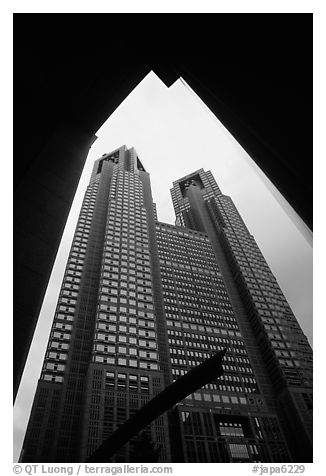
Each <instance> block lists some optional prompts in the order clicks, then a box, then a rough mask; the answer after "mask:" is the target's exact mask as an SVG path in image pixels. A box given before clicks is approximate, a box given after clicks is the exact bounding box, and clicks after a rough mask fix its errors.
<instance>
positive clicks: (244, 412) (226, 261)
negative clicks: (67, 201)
mask: <svg viewBox="0 0 326 476" xmlns="http://www.w3.org/2000/svg"><path fill="white" fill-rule="evenodd" d="M171 193H172V199H173V204H174V208H175V213H176V225H175V226H173V225H169V224H165V223H161V222H159V221H158V219H157V215H156V207H155V204H154V203H153V199H152V194H151V187H150V178H149V174H148V173H147V172H146V171H145V169H144V167H143V165H142V164H141V162H140V160H139V158H138V157H137V154H136V152H135V150H134V149H129V150H128V149H126V148H125V147H121V148H119V149H117V150H116V151H113V152H112V153H110V154H104V155H103V156H102V157H101V158H100V159H98V160H97V161H96V162H95V164H94V167H93V172H92V176H91V179H90V183H89V186H88V188H87V191H86V193H85V197H84V201H83V204H82V208H81V212H80V215H79V219H78V224H77V228H76V231H75V234H74V237H73V242H72V247H71V251H70V254H69V258H68V263H67V267H66V271H65V275H64V279H63V283H62V288H61V292H60V296H59V299H58V304H57V309H56V313H55V316H54V321H53V326H52V330H51V334H50V338H49V343H48V347H47V351H46V356H45V359H44V365H43V368H42V372H41V376H40V379H39V382H38V386H37V391H36V395H35V398H34V403H33V407H32V412H31V417H30V421H29V425H28V428H27V432H26V436H25V441H24V444H23V450H22V455H21V460H22V461H23V462H77V461H85V460H86V459H87V457H89V456H90V455H91V454H92V453H93V451H94V450H95V449H96V448H97V447H98V446H100V444H101V443H102V441H103V440H104V439H106V438H107V437H108V436H109V435H110V434H112V432H113V431H114V430H115V429H116V428H117V427H118V426H119V425H120V424H121V423H123V422H124V421H126V420H127V419H128V418H129V417H130V416H131V415H132V414H133V413H134V412H135V411H137V409H138V408H140V407H141V406H142V405H144V404H145V403H146V402H147V401H149V400H150V399H151V398H153V396H155V395H156V394H158V393H159V392H160V391H162V390H163V389H164V388H165V387H166V386H167V385H169V384H170V383H172V382H173V381H174V380H175V379H177V378H178V377H179V376H181V375H184V374H185V373H186V372H187V371H188V370H189V369H190V368H192V367H194V366H196V365H198V364H199V363H200V362H202V361H203V360H204V359H205V358H207V357H209V356H210V355H212V353H214V352H216V351H217V350H221V349H224V348H226V349H227V354H226V356H225V358H224V364H223V368H224V375H223V376H222V377H220V378H219V379H217V380H216V381H214V382H212V383H210V384H208V385H206V386H205V387H203V388H201V389H200V390H199V391H197V392H195V393H194V394H192V395H189V396H188V397H187V398H186V399H185V400H183V401H181V402H179V404H177V405H176V406H175V407H174V408H171V409H170V410H169V411H168V412H166V413H165V414H163V415H161V416H160V417H159V418H157V419H156V420H155V421H154V422H153V423H152V424H151V425H149V426H148V427H147V428H146V430H145V433H146V435H147V439H148V441H150V442H151V444H152V446H153V448H154V447H155V448H156V449H157V453H158V461H159V462H283V461H284V462H287V461H294V462H308V461H311V460H312V352H311V348H310V346H309V344H308V342H307V339H306V337H305V336H304V334H303V332H302V331H301V329H300V327H299V325H298V323H297V321H296V319H295V317H294V315H293V313H292V311H291V309H290V307H289V305H288V304H287V302H286V300H285V298H284V296H283V294H282V292H281V290H280V288H279V286H278V284H277V282H276V280H275V278H274V276H273V274H272V273H271V271H270V269H269V267H268V265H267V263H266V261H265V259H264V258H263V256H262V254H261V252H260V250H259V248H258V246H257V244H256V243H255V241H254V239H253V237H252V236H251V235H250V233H249V231H248V230H247V228H246V226H245V224H244V223H243V221H242V219H241V217H240V216H239V214H238V212H237V210H236V208H235V206H234V205H233V203H232V200H231V199H230V198H229V197H227V196H225V195H223V194H222V193H221V191H220V189H219V188H218V186H217V184H216V182H215V180H214V178H213V176H212V174H211V173H210V172H204V170H203V169H200V170H198V171H196V172H194V173H192V174H190V175H188V176H186V177H184V178H182V179H180V180H177V181H176V182H174V184H173V189H172V191H171ZM136 445H137V442H136V439H134V440H132V441H131V442H129V443H128V444H127V445H125V446H124V447H123V448H121V450H119V452H117V454H116V455H115V456H114V458H113V459H112V461H116V462H129V461H130V462H132V461H135V451H136V450H135V448H136ZM145 457H146V456H145ZM144 462H146V461H144ZM147 462H148V461H147Z"/></svg>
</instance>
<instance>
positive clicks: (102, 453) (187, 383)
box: [87, 349, 226, 463]
mask: <svg viewBox="0 0 326 476" xmlns="http://www.w3.org/2000/svg"><path fill="white" fill-rule="evenodd" d="M225 353H226V349H223V350H221V351H219V352H217V353H216V354H215V355H213V357H210V358H209V359H207V360H205V361H204V362H203V363H202V364H200V365H198V366H197V367H194V368H193V369H191V370H189V372H188V373H186V375H183V376H182V377H181V378H179V379H178V380H176V381H175V382H174V383H172V384H171V385H169V386H168V387H167V388H166V389H164V390H163V391H162V392H160V393H159V394H158V395H156V396H155V397H154V398H152V400H150V401H149V402H148V403H146V405H144V406H143V407H142V408H140V410H138V412H136V413H135V414H134V415H133V416H132V417H131V418H129V420H127V421H126V422H125V423H124V424H123V425H121V426H120V427H119V428H118V429H117V430H116V431H115V432H114V433H113V434H112V435H111V436H110V437H109V438H107V439H106V440H105V441H104V442H103V443H102V445H101V446H100V447H99V448H98V449H97V450H96V451H94V453H93V454H92V455H91V456H90V457H89V458H88V459H87V462H90V463H105V462H109V458H110V457H111V456H112V455H113V454H114V453H115V452H116V451H118V449H119V448H121V446H123V445H124V444H126V443H127V442H128V441H129V440H130V439H131V438H132V437H133V436H135V435H136V434H137V433H139V432H140V431H141V430H142V429H143V428H145V427H146V426H147V425H148V424H149V423H151V422H152V421H153V420H155V418H157V417H159V416H160V415H161V414H162V413H164V412H165V411H166V410H168V409H169V408H171V407H172V406H173V405H175V404H176V403H178V402H179V401H180V400H183V399H184V398H186V397H187V396H188V395H190V394H191V393H193V392H195V391H196V390H198V389H199V388H201V387H203V386H204V385H207V384H208V383H210V382H211V381H212V380H215V379H216V378H218V377H221V375H223V368H222V359H223V357H224V355H225Z"/></svg>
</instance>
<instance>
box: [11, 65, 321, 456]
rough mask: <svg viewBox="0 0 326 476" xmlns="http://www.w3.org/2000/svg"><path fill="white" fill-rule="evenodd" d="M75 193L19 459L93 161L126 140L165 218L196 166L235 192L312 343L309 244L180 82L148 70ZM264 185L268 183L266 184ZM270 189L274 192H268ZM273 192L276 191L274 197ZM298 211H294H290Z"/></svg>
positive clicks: (24, 404) (19, 430)
mask: <svg viewBox="0 0 326 476" xmlns="http://www.w3.org/2000/svg"><path fill="white" fill-rule="evenodd" d="M97 136H98V139H97V140H96V141H95V143H94V144H93V146H92V149H91V151H90V153H89V156H88V159H87V162H86V164H85V167H84V171H83V175H82V178H81V180H80V183H79V187H78V190H77V193H76V196H75V200H74V204H73V206H72V209H71V213H70V216H69V219H68V222H67V226H66V229H65V232H64V235H63V238H62V242H61V246H60V250H59V253H58V255H57V259H56V263H55V267H54V270H53V273H52V276H51V279H50V283H49V287H48V291H47V294H46V298H45V301H44V304H43V308H42V311H41V314H40V319H39V324H38V326H37V330H36V333H35V337H34V340H33V344H32V349H31V352H30V356H29V359H28V362H27V364H26V369H25V372H24V376H23V380H22V383H21V387H20V390H19V393H18V396H17V400H16V406H15V414H14V432H15V437H14V461H16V460H17V459H18V456H19V452H20V448H21V444H22V439H23V437H24V433H25V429H26V425H27V421H28V418H29V413H30V408H31V404H32V400H33V397H34V393H35V389H36V384H37V379H38V377H39V374H40V371H41V366H42V362H43V357H44V353H45V349H46V345H47V340H48V335H49V332H50V327H51V324H52V320H53V316H54V311H55V306H56V302H57V298H58V294H59V290H60V286H61V281H62V277H63V273H64V268H65V264H66V261H67V257H68V253H69V249H70V245H71V240H72V237H73V233H74V229H75V226H76V222H77V218H78V214H79V211H80V207H81V202H82V199H83V195H84V193H85V190H86V187H87V184H88V181H89V178H90V174H91V169H92V165H93V163H94V160H96V159H97V158H98V157H100V156H101V155H102V154H104V153H106V152H111V151H112V150H114V149H115V148H117V147H120V146H121V145H123V144H126V146H127V147H133V146H134V147H135V149H136V151H137V153H138V155H139V157H140V159H141V161H142V163H143V165H144V167H145V169H146V171H147V172H149V174H150V177H151V185H152V193H153V198H154V201H155V202H156V204H157V212H158V218H159V220H160V221H164V222H167V223H174V219H175V217H174V211H173V207H172V200H171V196H170V188H171V187H172V182H173V181H174V180H176V179H178V178H180V177H182V176H184V175H187V174H189V173H191V172H193V171H194V170H197V169H199V168H204V170H211V171H212V173H213V176H214V177H215V179H216V181H217V183H218V185H219V186H220V188H221V190H222V193H224V194H225V195H229V196H231V198H232V199H233V201H234V203H235V205H236V207H237V208H238V210H239V212H240V215H241V216H242V218H243V219H244V221H245V223H246V225H247V227H248V229H249V231H250V232H251V233H252V234H253V236H254V237H255V239H256V241H257V243H258V246H259V247H260V249H261V251H262V252H263V254H264V256H265V258H266V260H267V262H268V264H269V265H270V267H271V269H272V272H273V273H274V275H275V276H276V279H277V280H278V283H279V285H280V286H281V289H282V290H283V292H284V294H285V296H286V298H287V299H288V302H289V304H290V305H291V307H292V309H293V311H294V313H295V315H296V317H297V319H298V321H299V323H300V325H301V326H302V328H303V331H304V333H305V334H306V335H307V337H308V339H309V340H310V342H311V343H312V249H311V246H310V244H309V243H308V241H307V239H306V238H305V237H304V236H303V234H302V233H301V232H300V231H299V229H298V225H299V228H300V227H301V228H302V225H300V221H298V222H297V224H294V222H293V220H291V219H290V218H289V216H288V214H287V213H285V212H284V210H283V207H282V206H281V205H280V203H279V202H280V201H282V199H281V198H280V197H278V192H275V190H274V187H273V186H272V185H271V184H270V182H269V181H268V180H267V179H266V178H262V174H261V173H260V172H257V167H256V166H255V164H254V163H253V161H252V160H251V159H250V157H249V156H248V155H247V153H246V152H245V151H244V150H243V149H242V148H241V147H240V146H239V144H238V143H237V142H236V141H235V140H234V139H233V138H232V136H230V134H229V133H228V132H227V131H226V129H225V128H224V127H223V126H222V125H221V124H220V123H219V122H218V121H217V119H216V118H215V116H213V114H211V112H210V111H209V110H208V109H207V107H206V106H205V105H204V104H203V103H202V102H201V101H200V100H199V98H198V97H197V96H196V95H194V93H193V92H192V91H191V90H190V89H189V88H188V87H187V86H186V85H185V84H183V83H182V81H180V80H178V81H176V82H175V83H174V84H173V85H172V86H171V87H170V88H167V87H166V86H165V85H164V84H163V83H162V82H161V81H160V80H159V79H158V78H157V76H155V74H154V73H150V74H149V75H148V76H147V77H146V78H145V79H144V80H143V81H142V83H140V84H139V85H138V87H137V88H136V89H135V90H134V91H133V92H132V93H131V94H130V95H129V96H128V97H127V98H126V100H125V101H124V102H123V104H122V105H121V106H120V107H119V108H118V109H117V110H116V111H115V112H114V113H113V115H112V116H111V117H110V118H109V119H108V120H107V121H106V123H105V124H104V125H103V126H102V128H101V129H100V130H99V131H98V133H97ZM266 184H267V186H266ZM271 190H273V193H271ZM275 196H276V197H277V198H275ZM293 215H294V216H295V214H293Z"/></svg>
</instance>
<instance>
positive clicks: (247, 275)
mask: <svg viewBox="0 0 326 476" xmlns="http://www.w3.org/2000/svg"><path fill="white" fill-rule="evenodd" d="M171 194H172V200H173V204H174V208H175V212H176V217H177V223H179V224H180V225H182V226H187V227H189V228H191V229H194V230H199V231H201V232H204V233H206V234H207V236H208V238H209V241H210V243H211V245H212V248H213V250H214V256H215V259H216V263H217V264H218V266H219V267H220V270H221V273H222V276H223V280H224V283H225V286H226V289H227V293H228V296H229V299H230V303H231V305H232V308H233V311H234V315H235V318H236V321H237V324H238V325H239V328H240V332H241V336H242V337H243V339H244V342H245V347H246V351H247V353H248V357H249V360H250V362H251V365H252V368H253V373H254V375H255V378H256V381H257V389H256V391H254V392H253V395H250V396H248V402H249V403H252V404H254V403H256V404H257V402H258V401H259V404H260V405H262V407H264V406H265V409H266V410H269V411H273V412H275V414H276V415H277V417H278V420H279V422H280V428H281V429H282V432H283V434H284V437H285V439H286V441H287V444H288V448H289V451H290V455H291V457H292V458H293V460H294V461H311V460H312V351H311V347H310V345H309V343H308V341H307V338H306V337H305V335H304V334H303V332H302V330H301V328H300V326H299V324H298V322H297V320H296V318H295V316H294V315H293V313H292V311H291V309H290V307H289V305H288V303H287V301H286V299H285V297H284V295H283V293H282V291H281V289H280V287H279V286H278V284H277V282H276V279H275V277H274V276H273V274H272V272H271V270H270V268H269V267H268V265H267V263H266V261H265V259H264V257H263V255H262V253H261V252H260V250H259V248H258V246H257V244H256V242H255V240H254V238H253V236H252V235H251V234H250V233H249V231H248V229H247V227H246V226H245V224H244V222H243V220H242V219H241V217H240V215H239V213H238V211H237V209H236V207H235V206H234V204H233V202H232V200H231V198H230V197H228V196H225V195H223V194H222V193H221V191H220V189H219V187H218V186H217V184H216V182H215V180H214V177H213V176H212V174H211V172H210V171H208V172H204V170H203V169H200V170H198V171H196V172H194V173H192V174H190V175H187V176H186V177H183V178H182V179H180V180H177V181H176V182H174V184H173V189H172V190H171ZM272 431H273V430H272ZM267 432H268V429H267V428H266V430H265V433H266V434H267Z"/></svg>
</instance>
